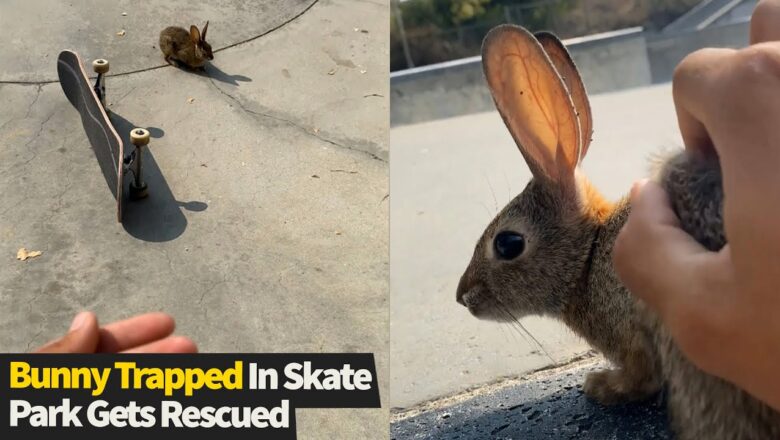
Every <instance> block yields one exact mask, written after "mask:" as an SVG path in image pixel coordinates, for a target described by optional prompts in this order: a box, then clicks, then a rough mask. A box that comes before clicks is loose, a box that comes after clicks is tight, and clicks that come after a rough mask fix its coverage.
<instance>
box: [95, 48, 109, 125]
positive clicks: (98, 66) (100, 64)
mask: <svg viewBox="0 0 780 440" xmlns="http://www.w3.org/2000/svg"><path fill="white" fill-rule="evenodd" d="M92 70H94V71H95V73H97V78H96V79H95V86H94V87H93V88H94V89H95V94H96V95H97V97H98V99H99V100H100V103H101V104H102V105H103V109H104V110H105V111H106V113H108V109H107V108H106V80H105V74H106V73H108V60H104V59H103V58H100V59H97V60H95V61H93V62H92Z"/></svg>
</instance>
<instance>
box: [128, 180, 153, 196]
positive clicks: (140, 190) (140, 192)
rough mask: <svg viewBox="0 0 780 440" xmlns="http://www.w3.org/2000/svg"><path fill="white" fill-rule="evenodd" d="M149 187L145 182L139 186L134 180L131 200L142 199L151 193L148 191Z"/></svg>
mask: <svg viewBox="0 0 780 440" xmlns="http://www.w3.org/2000/svg"><path fill="white" fill-rule="evenodd" d="M148 189H149V187H148V186H147V185H146V183H144V186H142V187H137V186H135V183H134V182H130V194H129V195H130V200H141V199H143V198H146V196H148V195H149V191H147V190H148Z"/></svg>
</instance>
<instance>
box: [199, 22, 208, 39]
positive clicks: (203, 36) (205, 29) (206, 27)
mask: <svg viewBox="0 0 780 440" xmlns="http://www.w3.org/2000/svg"><path fill="white" fill-rule="evenodd" d="M208 30H209V22H208V20H206V26H203V35H201V36H200V37H201V38H203V41H206V32H207V31H208Z"/></svg>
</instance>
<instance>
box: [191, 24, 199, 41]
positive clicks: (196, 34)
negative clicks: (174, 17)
mask: <svg viewBox="0 0 780 440" xmlns="http://www.w3.org/2000/svg"><path fill="white" fill-rule="evenodd" d="M190 40H192V42H193V43H195V44H198V43H199V42H200V31H199V30H198V27H197V26H195V25H194V24H193V25H192V26H190Z"/></svg>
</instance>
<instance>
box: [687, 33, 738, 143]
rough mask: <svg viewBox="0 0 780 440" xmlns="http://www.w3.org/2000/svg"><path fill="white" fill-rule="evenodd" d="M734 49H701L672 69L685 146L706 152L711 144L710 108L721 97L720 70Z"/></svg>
mask: <svg viewBox="0 0 780 440" xmlns="http://www.w3.org/2000/svg"><path fill="white" fill-rule="evenodd" d="M735 53H736V51H734V50H733V49H703V50H699V51H696V52H694V53H692V54H690V55H688V56H687V57H685V59H683V60H682V62H680V64H679V65H678V66H677V68H676V69H675V71H674V78H673V80H672V95H673V97H674V106H675V109H676V111H677V121H678V124H679V126H680V133H681V134H682V138H683V142H684V143H685V148H686V149H689V150H693V151H699V152H704V153H709V152H711V151H712V150H713V148H714V145H713V142H712V139H711V135H710V133H709V132H708V130H707V128H706V127H707V126H708V125H709V124H708V122H709V120H708V119H711V117H710V116H711V112H712V110H713V109H716V108H718V107H715V106H716V105H719V104H718V101H719V100H721V99H722V98H721V95H720V94H719V93H718V92H719V91H720V90H721V88H720V87H719V86H718V85H717V83H718V81H721V77H722V71H723V69H724V68H727V66H729V64H730V63H731V59H732V58H733V57H734V55H735Z"/></svg>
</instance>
